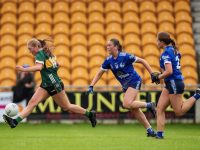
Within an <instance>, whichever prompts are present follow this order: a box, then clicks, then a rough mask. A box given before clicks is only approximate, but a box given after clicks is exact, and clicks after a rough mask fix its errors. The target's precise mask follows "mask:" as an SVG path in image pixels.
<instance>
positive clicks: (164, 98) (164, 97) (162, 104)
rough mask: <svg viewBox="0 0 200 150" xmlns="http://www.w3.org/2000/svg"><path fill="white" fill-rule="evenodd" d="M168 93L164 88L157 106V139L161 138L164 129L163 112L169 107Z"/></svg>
mask: <svg viewBox="0 0 200 150" xmlns="http://www.w3.org/2000/svg"><path fill="white" fill-rule="evenodd" d="M169 104H170V101H169V92H168V90H167V89H166V88H164V89H163V90H162V93H161V95H160V98H159V100H158V104H157V119H156V122H157V138H163V136H164V135H163V134H164V129H165V110H166V108H167V107H168V106H169Z"/></svg>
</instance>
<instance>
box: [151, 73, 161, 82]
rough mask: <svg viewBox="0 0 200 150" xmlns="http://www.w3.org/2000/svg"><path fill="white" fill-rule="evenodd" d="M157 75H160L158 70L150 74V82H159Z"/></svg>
mask: <svg viewBox="0 0 200 150" xmlns="http://www.w3.org/2000/svg"><path fill="white" fill-rule="evenodd" d="M159 75H160V72H153V73H152V74H151V81H152V83H156V84H160V79H159V77H158V76H159Z"/></svg>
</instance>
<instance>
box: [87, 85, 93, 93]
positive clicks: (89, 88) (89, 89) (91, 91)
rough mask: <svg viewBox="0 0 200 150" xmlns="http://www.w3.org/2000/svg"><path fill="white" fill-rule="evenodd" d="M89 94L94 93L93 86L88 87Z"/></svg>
mask: <svg viewBox="0 0 200 150" xmlns="http://www.w3.org/2000/svg"><path fill="white" fill-rule="evenodd" d="M87 94H94V90H93V86H89V87H88V90H87Z"/></svg>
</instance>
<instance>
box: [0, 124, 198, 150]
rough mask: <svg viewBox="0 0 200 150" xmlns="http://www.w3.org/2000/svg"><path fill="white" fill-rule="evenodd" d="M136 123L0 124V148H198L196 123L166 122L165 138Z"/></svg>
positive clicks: (107, 149)
mask: <svg viewBox="0 0 200 150" xmlns="http://www.w3.org/2000/svg"><path fill="white" fill-rule="evenodd" d="M145 134H146V131H145V130H144V129H143V127H142V126H141V125H138V124H123V125H98V126H97V127H96V128H92V127H90V125H89V124H74V125H68V124H21V125H19V126H18V127H17V128H15V129H10V128H8V126H7V125H5V124H0V150H200V125H191V124H185V125H184V124H172V125H169V124H168V125H167V129H166V134H165V136H166V137H165V139H164V140H157V139H154V138H147V137H146V135H145Z"/></svg>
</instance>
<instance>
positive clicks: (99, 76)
mask: <svg viewBox="0 0 200 150" xmlns="http://www.w3.org/2000/svg"><path fill="white" fill-rule="evenodd" d="M104 72H105V71H104V70H102V69H100V70H99V71H98V73H97V74H96V75H95V76H94V78H93V80H92V82H91V84H90V86H94V85H95V84H96V83H97V82H98V81H99V79H100V78H101V76H102V75H103V73H104Z"/></svg>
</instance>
